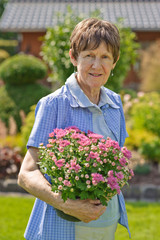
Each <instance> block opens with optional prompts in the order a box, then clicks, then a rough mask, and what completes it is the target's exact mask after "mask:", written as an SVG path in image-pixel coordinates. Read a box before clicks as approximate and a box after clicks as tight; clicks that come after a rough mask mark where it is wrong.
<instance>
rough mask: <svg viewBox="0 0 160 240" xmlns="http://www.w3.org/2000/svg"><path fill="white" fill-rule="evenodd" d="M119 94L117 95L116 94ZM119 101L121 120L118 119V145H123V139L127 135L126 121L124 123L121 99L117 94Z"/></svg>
mask: <svg viewBox="0 0 160 240" xmlns="http://www.w3.org/2000/svg"><path fill="white" fill-rule="evenodd" d="M118 96H119V95H118ZM119 103H120V112H121V120H120V125H121V126H120V131H121V132H120V135H121V137H120V146H121V147H123V145H124V143H125V139H126V138H127V137H129V135H128V133H127V130H126V123H125V116H124V112H123V106H122V101H121V97H120V96H119Z"/></svg>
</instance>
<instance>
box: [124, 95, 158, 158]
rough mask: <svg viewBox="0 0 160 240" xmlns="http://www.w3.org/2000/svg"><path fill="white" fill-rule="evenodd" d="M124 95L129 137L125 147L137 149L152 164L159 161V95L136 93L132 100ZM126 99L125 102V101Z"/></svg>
mask: <svg viewBox="0 0 160 240" xmlns="http://www.w3.org/2000/svg"><path fill="white" fill-rule="evenodd" d="M127 97H128V100H127V98H126V96H125V95H124V98H123V99H124V100H123V102H124V111H125V116H126V119H127V123H126V124H127V128H128V129H127V131H128V133H129V135H130V137H129V138H128V139H126V145H127V146H129V147H130V148H132V149H138V150H139V151H140V152H141V154H143V155H144V157H145V158H146V159H148V160H150V161H153V162H159V160H160V150H159V149H160V108H159V106H160V93H158V92H150V93H145V94H144V93H142V92H141V93H138V94H137V98H135V99H132V98H131V97H129V95H128V96H127ZM125 98H126V100H125Z"/></svg>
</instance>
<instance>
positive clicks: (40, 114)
mask: <svg viewBox="0 0 160 240" xmlns="http://www.w3.org/2000/svg"><path fill="white" fill-rule="evenodd" d="M54 105H55V104H54V100H52V102H47V100H46V98H42V99H41V100H40V101H39V102H38V104H37V106H36V110H35V122H34V125H33V128H32V131H31V134H30V137H29V140H28V143H27V148H29V147H30V146H32V147H39V144H40V143H43V144H44V145H46V144H47V143H48V138H49V133H51V132H53V129H55V128H56V118H57V113H56V108H55V106H54Z"/></svg>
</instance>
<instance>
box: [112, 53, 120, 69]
mask: <svg viewBox="0 0 160 240" xmlns="http://www.w3.org/2000/svg"><path fill="white" fill-rule="evenodd" d="M118 60H119V56H118V58H117V61H116V62H115V63H113V69H114V68H115V66H116V64H117V62H118Z"/></svg>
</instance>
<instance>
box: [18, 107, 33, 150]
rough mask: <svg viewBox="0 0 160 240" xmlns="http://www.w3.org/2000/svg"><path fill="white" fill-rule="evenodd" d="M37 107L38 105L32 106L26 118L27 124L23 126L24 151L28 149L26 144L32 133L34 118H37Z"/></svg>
mask: <svg viewBox="0 0 160 240" xmlns="http://www.w3.org/2000/svg"><path fill="white" fill-rule="evenodd" d="M35 108H36V105H33V106H31V108H30V112H29V113H28V114H27V117H26V119H25V124H24V125H23V126H22V128H21V137H22V142H23V148H22V150H23V152H25V151H26V144H27V141H28V138H29V135H30V133H31V130H32V127H33V124H34V120H35Z"/></svg>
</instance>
